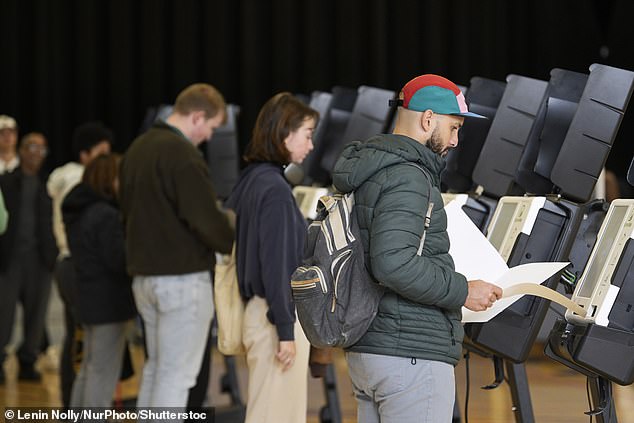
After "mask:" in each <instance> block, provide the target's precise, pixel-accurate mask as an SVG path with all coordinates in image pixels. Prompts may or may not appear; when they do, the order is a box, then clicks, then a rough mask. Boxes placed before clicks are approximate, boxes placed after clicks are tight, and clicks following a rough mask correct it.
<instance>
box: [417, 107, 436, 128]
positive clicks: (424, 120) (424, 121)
mask: <svg viewBox="0 0 634 423" xmlns="http://www.w3.org/2000/svg"><path fill="white" fill-rule="evenodd" d="M433 116H434V112H432V111H431V110H429V109H427V110H425V111H424V112H423V113H421V115H420V126H421V128H423V130H425V132H429V131H431V130H432V129H433V128H432V125H433V124H432V118H433Z"/></svg>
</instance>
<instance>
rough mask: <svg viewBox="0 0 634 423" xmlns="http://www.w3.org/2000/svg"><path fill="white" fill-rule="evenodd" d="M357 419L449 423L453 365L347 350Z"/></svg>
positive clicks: (368, 422) (365, 422) (364, 422)
mask: <svg viewBox="0 0 634 423" xmlns="http://www.w3.org/2000/svg"><path fill="white" fill-rule="evenodd" d="M346 360H347V362H348V371H349V373H350V379H352V389H353V391H354V394H355V397H356V399H357V405H358V408H357V419H358V421H359V423H379V422H380V423H414V422H416V423H449V422H451V419H452V416H453V403H454V400H455V380H454V368H453V366H451V365H450V364H447V363H442V362H439V361H429V360H420V359H416V360H415V359H412V358H405V357H392V356H385V355H376V354H366V353H355V352H348V353H346Z"/></svg>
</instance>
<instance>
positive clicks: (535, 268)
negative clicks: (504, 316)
mask: <svg viewBox="0 0 634 423" xmlns="http://www.w3.org/2000/svg"><path fill="white" fill-rule="evenodd" d="M567 265H568V263H562V262H554V263H526V264H520V265H519V266H515V267H512V268H510V269H508V271H507V272H506V273H505V274H504V275H502V277H500V278H499V279H496V280H494V281H490V282H491V283H493V284H495V285H497V286H499V287H500V288H502V290H504V289H505V288H508V287H510V286H513V285H517V284H519V283H532V284H535V285H539V284H541V283H542V282H544V281H546V280H547V279H549V278H550V277H551V276H553V275H554V274H555V273H557V272H559V271H560V270H561V269H563V268H564V267H566V266H567ZM522 297H523V295H513V296H512V297H503V298H501V299H499V300H497V301H496V302H495V303H493V306H492V307H491V308H489V309H487V310H486V311H471V310H469V309H467V308H465V307H462V323H477V322H480V323H482V322H488V321H489V320H491V319H492V318H494V317H495V316H497V315H498V314H500V313H501V312H502V311H504V310H505V309H506V308H507V307H509V306H510V305H511V304H513V303H514V302H515V301H517V300H519V299H520V298H522Z"/></svg>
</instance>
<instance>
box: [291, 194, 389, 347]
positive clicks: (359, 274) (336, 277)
mask: <svg viewBox="0 0 634 423" xmlns="http://www.w3.org/2000/svg"><path fill="white" fill-rule="evenodd" d="M353 207H354V193H349V194H335V195H332V196H324V197H321V198H320V199H319V205H318V207H317V211H318V216H317V218H316V220H314V221H313V222H312V223H311V224H310V226H309V227H308V233H307V235H306V245H305V249H304V260H303V263H302V266H300V267H298V268H297V269H296V270H295V272H294V273H293V275H292V276H291V288H292V291H293V299H294V300H295V306H296V307H297V316H298V317H299V321H300V323H301V325H302V328H303V329H304V333H305V334H306V337H307V338H308V340H309V341H310V343H311V344H312V345H314V346H315V347H319V348H326V347H340V348H347V347H350V346H352V345H353V344H354V343H356V342H357V341H358V340H359V339H360V338H361V337H362V336H363V335H364V334H365V332H366V331H367V330H368V327H369V326H370V324H371V323H372V320H374V317H375V316H376V313H377V311H378V308H379V301H381V297H382V296H383V288H382V287H381V286H380V285H379V284H378V283H377V282H376V281H375V280H374V278H373V277H372V276H371V275H370V273H369V272H368V270H367V269H366V266H365V260H364V253H363V244H362V242H361V238H360V234H359V225H358V223H357V218H356V213H353Z"/></svg>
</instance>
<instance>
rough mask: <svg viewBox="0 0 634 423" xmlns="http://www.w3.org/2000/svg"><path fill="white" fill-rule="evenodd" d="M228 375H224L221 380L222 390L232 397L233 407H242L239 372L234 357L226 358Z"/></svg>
mask: <svg viewBox="0 0 634 423" xmlns="http://www.w3.org/2000/svg"><path fill="white" fill-rule="evenodd" d="M224 360H225V369H226V373H225V374H224V375H222V378H221V380H220V390H221V391H222V392H225V393H227V394H229V396H230V397H231V405H239V406H242V405H244V403H243V402H242V397H241V396H240V387H239V385H238V371H237V368H236V358H235V357H232V356H224Z"/></svg>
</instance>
